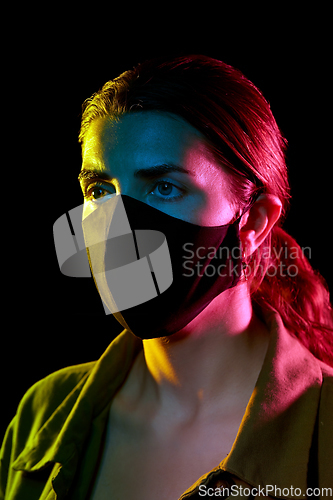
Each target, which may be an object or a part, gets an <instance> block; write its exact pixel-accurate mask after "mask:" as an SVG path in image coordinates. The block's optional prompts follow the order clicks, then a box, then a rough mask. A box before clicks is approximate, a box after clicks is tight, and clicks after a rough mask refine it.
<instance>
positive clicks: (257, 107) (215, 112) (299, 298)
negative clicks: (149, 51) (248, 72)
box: [79, 55, 333, 365]
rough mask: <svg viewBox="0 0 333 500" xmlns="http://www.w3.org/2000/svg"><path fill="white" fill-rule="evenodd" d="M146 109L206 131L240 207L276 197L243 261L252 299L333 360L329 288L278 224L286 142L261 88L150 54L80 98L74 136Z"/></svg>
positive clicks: (220, 69) (218, 68)
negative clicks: (276, 205)
mask: <svg viewBox="0 0 333 500" xmlns="http://www.w3.org/2000/svg"><path fill="white" fill-rule="evenodd" d="M149 110H161V111H166V112H169V113H174V114H177V115H179V116H181V117H182V118H184V119H185V120H187V121H188V122H189V123H190V124H191V125H193V126H194V127H195V128H196V129H197V130H199V131H200V132H201V133H202V134H203V135H204V136H205V137H206V140H207V144H208V146H209V148H210V149H211V151H213V153H214V155H215V157H216V158H217V159H218V161H219V162H221V164H223V165H224V166H226V167H228V168H229V169H230V171H231V172H232V174H233V175H232V179H233V181H232V185H231V189H232V191H233V195H234V197H235V200H237V205H238V208H239V213H241V211H242V210H244V209H245V208H246V207H247V206H248V205H249V204H250V203H251V202H253V200H254V199H255V198H256V197H257V196H258V195H259V194H260V193H269V194H273V195H276V196H278V198H279V199H280V200H281V202H282V205H283V209H282V215H281V218H280V220H279V222H278V224H277V225H276V226H274V228H273V230H272V231H271V233H270V235H269V236H268V237H267V238H266V240H265V241H264V242H263V244H262V245H261V246H260V247H259V249H258V250H257V251H256V252H255V253H254V254H253V255H252V256H251V257H250V259H249V261H248V262H247V264H248V270H250V271H251V272H250V273H249V280H250V283H251V294H252V300H253V303H254V304H257V305H258V306H260V307H265V308H267V307H269V308H273V309H275V310H277V311H278V312H279V313H280V315H281V317H282V319H283V322H284V324H285V325H286V327H287V328H288V329H289V330H290V331H291V332H293V333H294V334H295V335H296V336H297V337H298V338H299V339H300V340H301V341H302V343H303V344H304V345H305V346H306V347H307V348H308V349H309V350H310V351H311V352H312V353H313V354H314V355H315V356H317V357H318V358H320V359H322V360H323V361H325V362H327V363H329V364H332V365H333V340H332V339H333V316H332V309H331V306H330V301H329V293H328V290H327V287H326V285H325V282H324V280H323V278H322V277H321V276H320V275H319V274H318V273H316V272H315V271H314V270H313V269H312V267H311V265H310V264H309V262H308V260H307V259H306V257H305V256H304V255H303V252H302V249H301V248H300V247H299V245H298V244H297V243H296V241H295V240H294V239H293V238H292V237H291V236H290V235H288V234H287V233H286V232H285V231H284V230H283V229H282V227H281V225H282V222H283V220H284V216H285V214H286V211H287V208H288V204H289V199H290V193H289V183H288V176H287V167H286V162H285V148H286V144H287V143H286V140H285V139H284V137H283V136H282V134H281V132H280V130H279V128H278V126H277V124H276V121H275V119H274V116H273V114H272V112H271V109H270V106H269V103H268V102H267V101H266V99H265V98H264V97H263V95H262V93H261V92H260V91H259V90H258V89H257V88H256V87H255V86H254V85H253V83H252V82H250V81H249V80H248V79H247V78H246V77H245V76H244V75H243V74H242V73H241V72H240V71H239V70H237V69H235V68H233V67H232V66H229V65H227V64H225V63H223V62H221V61H217V60H215V59H212V58H209V57H206V56H201V55H190V56H185V57H179V58H175V59H172V60H153V61H148V62H145V63H143V64H140V65H138V66H137V67H136V68H134V69H133V70H129V71H126V72H125V73H123V74H121V75H120V76H119V77H118V78H115V79H114V80H111V81H109V82H107V83H106V84H105V85H104V86H103V88H102V89H101V90H100V91H99V92H97V93H96V94H94V95H93V96H92V97H91V98H90V99H88V100H87V101H86V102H85V104H84V110H83V115H82V122H81V130H80V135H79V140H80V142H81V143H84V139H85V135H86V133H87V130H88V128H89V126H90V123H91V121H92V120H94V119H95V118H97V117H103V116H113V117H115V118H116V117H118V116H120V115H122V114H123V113H133V112H144V111H149ZM288 270H289V272H288Z"/></svg>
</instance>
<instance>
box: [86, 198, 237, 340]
mask: <svg viewBox="0 0 333 500" xmlns="http://www.w3.org/2000/svg"><path fill="white" fill-rule="evenodd" d="M89 203H90V208H89ZM91 207H93V208H91ZM82 219H83V220H82V228H83V234H84V240H85V246H86V248H87V253H88V259H89V264H90V268H91V272H92V274H93V277H94V280H95V283H96V286H97V289H98V292H99V294H100V296H101V298H102V301H103V304H104V308H105V311H106V313H107V314H109V313H112V314H113V315H114V316H115V317H116V319H117V320H118V321H119V322H120V323H121V324H122V325H123V326H124V327H125V328H128V329H130V330H131V331H132V332H133V333H134V334H135V335H136V336H138V337H140V338H142V339H151V338H157V337H164V336H168V335H172V334H173V333H175V332H177V331H179V330H181V329H182V328H184V327H185V326H186V325H187V324H188V323H190V322H191V321H192V320H193V319H194V318H195V317H196V316H197V315H198V314H199V313H200V312H201V311H203V309H205V308H206V307H207V306H208V305H209V304H210V302H211V301H212V300H213V299H214V298H215V297H217V296H218V295H219V294H220V293H222V292H224V291H225V290H227V289H229V288H231V287H234V286H235V285H236V284H237V283H238V281H239V279H240V276H241V272H242V259H241V249H240V239H239V220H238V221H236V222H235V223H233V224H227V225H223V226H215V227H203V226H198V225H195V224H191V223H189V222H185V221H183V220H181V219H178V218H175V217H171V216H170V215H167V214H165V213H163V212H161V211H160V210H157V209H155V208H152V207H150V206H149V205H147V204H145V203H143V202H140V201H138V200H136V199H134V198H131V197H129V196H126V195H111V196H107V197H106V198H105V199H104V200H103V201H101V202H100V203H96V202H88V204H87V206H85V207H84V210H83V218H82Z"/></svg>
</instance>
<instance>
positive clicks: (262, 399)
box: [0, 314, 333, 500]
mask: <svg viewBox="0 0 333 500" xmlns="http://www.w3.org/2000/svg"><path fill="white" fill-rule="evenodd" d="M266 322H267V325H268V327H269V330H270V341H269V347H268V351H267V354H266V358H265V361H264V363H263V367H262V369H261V372H260V375H259V377H258V381H257V384H256V387H255V389H254V391H253V394H252V396H251V399H250V401H249V403H248V406H247V409H246V412H245V414H244V417H243V421H242V424H241V426H240V428H239V432H238V435H237V438H236V440H235V442H234V445H233V447H232V449H231V451H230V453H229V454H228V455H227V457H225V456H221V462H220V464H218V465H217V467H216V468H215V469H214V470H212V471H209V472H208V473H207V474H205V475H204V476H202V477H201V478H198V481H197V482H196V483H195V484H194V485H189V488H188V490H187V491H186V492H184V494H183V495H182V497H181V498H184V499H185V498H191V499H194V498H197V499H199V498H204V497H205V496H206V497H217V496H221V494H220V493H219V492H220V491H221V487H222V486H223V485H224V486H230V485H232V484H234V485H236V486H235V487H234V488H235V489H233V490H232V492H230V495H231V498H233V496H236V494H241V493H243V495H245V496H246V497H249V496H251V494H252V496H256V495H255V494H256V490H253V491H251V492H249V491H248V490H246V489H245V490H244V491H243V492H242V491H241V489H238V490H237V489H236V488H237V487H239V486H240V485H244V484H245V486H246V485H248V486H249V487H251V488H256V489H257V490H258V495H259V498H260V496H261V497H262V496H264V494H265V495H269V496H272V497H278V498H306V496H308V497H309V498H310V496H311V494H312V493H313V492H314V493H319V491H320V498H329V497H330V490H329V488H331V495H332V489H333V369H332V368H330V367H328V366H327V365H325V364H324V363H322V362H321V361H319V360H318V359H316V358H315V357H314V356H312V354H310V353H309V351H308V350H307V349H306V348H305V347H303V346H302V345H301V344H300V342H299V341H298V340H297V339H296V338H295V337H294V336H292V335H290V334H289V333H288V332H287V331H286V329H285V328H284V326H283V324H282V322H281V319H280V317H279V316H278V315H277V314H270V315H268V316H267V318H266ZM140 349H142V342H141V340H139V339H137V338H136V337H134V336H133V335H132V334H131V333H130V332H128V331H126V330H125V331H123V332H122V333H121V334H120V335H119V336H118V337H117V338H116V339H115V340H114V341H113V342H112V343H111V344H110V346H109V347H108V349H107V350H106V351H105V353H104V354H103V356H102V357H101V358H100V359H99V360H98V361H97V362H91V363H86V364H82V365H77V366H70V367H68V368H65V369H62V370H60V371H57V372H55V373H53V374H51V375H49V376H48V377H46V378H45V379H43V380H41V381H39V382H37V383H36V384H35V385H34V386H33V387H31V389H29V391H28V392H27V393H26V394H25V396H24V397H23V399H22V401H21V403H20V405H19V407H18V410H17V414H16V416H15V417H14V419H13V420H12V422H11V424H10V426H9V427H8V430H7V433H6V436H5V439H4V442H3V445H2V449H1V475H0V499H3V498H5V499H6V500H14V499H15V500H37V499H39V500H46V499H47V500H53V499H56V498H57V499H59V500H60V499H63V498H70V499H72V500H79V499H81V500H86V499H87V500H88V499H89V491H91V486H92V484H93V480H94V473H95V472H96V464H97V462H98V456H99V452H100V449H101V443H102V442H103V436H104V431H105V428H106V424H107V418H108V411H109V408H110V404H111V401H112V398H113V395H114V394H115V392H116V391H117V389H118V388H119V387H120V386H121V384H122V383H123V382H124V380H125V378H126V376H127V374H128V372H129V370H130V368H131V365H132V363H133V361H134V359H135V357H136V355H137V354H138V352H139V351H140ZM189 466H190V464H189ZM218 488H220V490H219V489H218ZM266 488H267V489H266ZM308 488H312V489H311V490H309V489H308ZM314 488H319V490H318V489H316V490H314ZM307 489H308V491H307ZM226 491H227V490H224V497H227V496H228V494H227V493H226ZM300 494H301V495H302V496H301V495H300ZM303 495H304V496H303ZM138 498H140V494H139V492H138ZM312 498H314V497H312ZM316 498H318V496H317V497H316ZM157 500H158V499H157Z"/></svg>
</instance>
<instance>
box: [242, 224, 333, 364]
mask: <svg viewBox="0 0 333 500" xmlns="http://www.w3.org/2000/svg"><path fill="white" fill-rule="evenodd" d="M249 267H250V268H251V267H252V270H253V274H252V277H251V294H252V300H253V302H254V304H257V305H258V306H260V307H264V308H266V309H267V308H272V309H275V310H276V311H278V312H279V314H280V316H281V318H282V320H283V323H284V325H285V326H286V328H287V329H288V330H289V331H291V332H292V333H293V334H294V335H295V336H296V337H297V338H298V339H299V340H300V341H301V342H302V343H303V344H304V345H305V346H306V347H307V349H309V351H310V352H311V353H312V354H313V355H314V356H316V357H317V358H319V359H321V360H322V361H324V362H325V363H327V364H329V365H331V366H333V312H332V307H331V305H330V297H329V291H328V288H327V285H326V282H325V280H324V279H323V277H322V276H321V275H320V274H319V273H318V272H316V271H315V270H314V269H313V268H312V266H311V265H310V263H309V261H308V259H307V258H306V256H305V255H304V251H303V249H302V248H301V247H300V246H299V245H298V243H297V242H296V241H295V239H294V238H292V237H291V236H290V235H289V234H288V233H287V232H286V231H284V230H283V229H282V228H281V227H278V226H275V227H274V228H273V230H272V232H271V235H270V237H269V238H268V241H267V240H266V242H265V243H264V244H263V245H262V246H261V248H260V249H259V250H258V251H257V252H255V254H254V255H253V256H252V257H251V261H250V262H249V263H248V268H249ZM247 273H249V269H248V271H247Z"/></svg>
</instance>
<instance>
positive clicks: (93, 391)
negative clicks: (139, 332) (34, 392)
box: [13, 330, 142, 472]
mask: <svg viewBox="0 0 333 500" xmlns="http://www.w3.org/2000/svg"><path fill="white" fill-rule="evenodd" d="M141 349H142V341H141V340H139V339H138V338H136V337H134V336H133V335H132V334H131V333H129V332H128V331H126V330H124V331H123V332H122V333H121V334H120V335H118V337H116V338H115V339H114V341H113V342H111V344H110V345H109V346H108V348H107V349H106V351H105V352H104V354H103V355H102V357H101V358H100V359H99V360H98V361H97V362H96V363H92V369H91V370H90V371H89V372H88V373H87V374H86V375H85V376H84V377H83V378H82V379H81V380H80V381H79V382H78V384H77V386H76V387H75V388H74V389H73V390H72V392H71V393H70V394H69V395H68V396H67V397H66V398H65V400H64V401H63V402H62V403H61V405H60V406H59V407H58V408H57V409H56V410H55V412H54V413H53V414H52V415H51V417H50V418H49V419H48V420H47V421H46V422H45V424H44V425H43V426H42V428H41V429H40V430H39V431H38V432H37V433H36V435H35V436H34V437H33V439H31V440H29V443H28V444H27V446H26V447H25V448H24V450H23V451H22V453H21V454H20V455H19V456H18V457H17V459H16V460H15V462H14V463H13V468H14V469H15V470H23V471H26V472H34V471H37V470H40V469H41V468H43V467H45V466H46V465H49V464H51V463H56V462H58V463H60V464H62V465H65V464H66V463H67V462H69V461H70V462H71V463H73V459H74V457H75V456H77V457H78V456H79V454H80V451H81V450H82V448H83V445H84V442H85V439H86V437H87V435H88V433H89V430H90V423H91V421H92V420H93V419H94V418H95V417H96V416H97V415H98V414H99V413H101V411H102V410H103V409H104V408H105V407H106V406H107V404H109V403H110V401H111V400H112V398H113V396H114V394H115V393H116V391H117V390H118V388H119V387H120V386H121V384H122V383H123V382H124V380H125V378H126V376H127V374H128V372H129V370H130V367H131V365H132V363H133V361H134V359H135V357H136V355H137V353H138V352H139V351H140V350H141ZM59 429H60V432H59Z"/></svg>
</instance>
